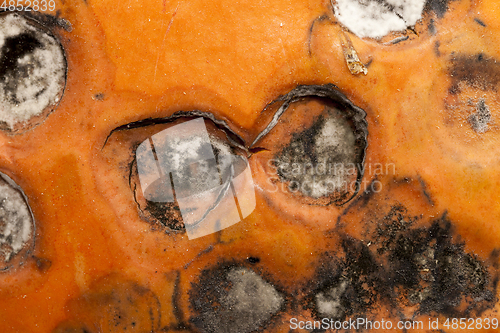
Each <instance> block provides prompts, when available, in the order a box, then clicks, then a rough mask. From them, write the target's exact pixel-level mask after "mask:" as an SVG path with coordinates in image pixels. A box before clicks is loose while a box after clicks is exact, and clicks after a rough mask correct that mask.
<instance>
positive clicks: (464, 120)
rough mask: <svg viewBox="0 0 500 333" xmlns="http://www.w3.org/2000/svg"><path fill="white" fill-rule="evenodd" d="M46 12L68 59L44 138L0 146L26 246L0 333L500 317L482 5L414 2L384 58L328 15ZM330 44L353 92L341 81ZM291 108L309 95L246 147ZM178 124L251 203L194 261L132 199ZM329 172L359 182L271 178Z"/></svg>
mask: <svg viewBox="0 0 500 333" xmlns="http://www.w3.org/2000/svg"><path fill="white" fill-rule="evenodd" d="M56 7H57V17H58V18H57V19H56V18H55V15H56V13H55V12H52V13H47V14H48V15H49V16H47V17H45V16H43V15H38V16H37V15H35V16H34V18H35V19H36V20H38V21H39V23H40V24H42V25H44V26H46V27H47V28H48V29H50V31H51V34H53V35H54V36H55V37H56V38H57V39H58V40H59V41H60V43H61V45H62V46H63V48H64V54H65V57H66V61H67V75H66V85H65V89H64V94H63V95H62V97H61V99H60V101H59V102H58V103H59V104H58V105H57V107H56V108H55V109H52V107H53V106H49V107H48V108H49V109H50V110H49V109H44V112H46V111H47V114H48V116H46V117H45V118H43V119H42V121H40V122H37V124H38V126H35V127H29V130H26V131H24V132H22V133H17V134H16V133H12V132H11V131H5V130H2V132H1V133H0V170H1V171H2V172H3V173H5V174H8V175H9V176H10V177H11V178H12V179H13V180H14V181H15V183H16V184H17V185H19V187H20V188H22V189H23V191H24V193H25V195H26V197H27V202H28V203H29V204H30V207H31V209H32V212H33V216H34V219H35V226H36V228H34V229H33V230H34V232H35V235H34V240H35V241H34V243H33V244H34V245H33V248H29V251H27V250H26V251H20V253H21V252H22V255H25V257H24V258H23V260H21V261H19V260H18V261H15V262H16V263H19V262H22V265H21V264H16V265H13V266H12V267H10V268H9V269H8V270H6V271H5V272H1V273H0V331H1V332H41V333H43V332H57V333H63V332H64V333H69V332H80V333H83V332H91V333H97V332H117V331H124V330H126V331H127V332H229V331H230V332H254V331H258V332H288V331H290V320H293V319H294V318H295V319H297V320H301V321H308V320H309V321H311V320H319V319H321V318H323V317H330V318H333V319H339V320H345V319H348V318H368V319H373V320H376V319H379V320H380V319H384V320H391V321H393V322H394V323H396V322H397V321H398V320H401V319H412V320H423V321H424V322H425V323H427V320H428V318H431V319H432V320H434V319H436V318H439V319H440V321H441V322H444V320H445V319H446V318H454V317H456V318H462V317H463V318H469V317H470V318H476V317H477V318H479V317H481V318H490V319H491V318H497V317H498V312H497V311H498V309H499V305H498V296H499V293H498V288H497V282H498V260H499V259H498V253H499V252H498V251H499V250H498V248H499V246H500V228H499V227H498V225H497V221H499V220H500V204H499V201H498V193H499V191H500V178H499V176H498V175H499V174H500V166H499V165H500V164H499V163H498V158H499V157H498V156H500V154H499V147H500V144H499V135H500V134H499V127H498V122H499V120H498V119H499V118H498V110H499V109H500V104H499V103H500V101H499V99H498V88H499V83H500V79H499V78H500V69H499V66H500V63H499V62H498V59H500V48H499V47H498V46H499V45H500V41H499V39H498V38H499V37H498V36H500V34H499V32H500V23H498V22H499V21H498V19H497V17H496V14H495V13H497V12H499V11H500V7H499V4H498V3H497V2H495V1H488V0H484V1H482V2H479V1H474V2H472V1H468V0H456V1H429V2H428V6H427V7H426V11H425V14H424V18H423V19H422V20H421V21H420V22H418V23H417V24H416V25H415V26H414V27H413V28H412V29H413V31H403V32H399V33H395V34H390V35H388V36H385V37H383V38H382V39H380V40H371V39H361V38H358V37H356V35H354V34H352V33H350V32H349V31H347V30H342V29H343V28H342V26H341V25H340V24H339V23H338V22H337V21H336V18H335V16H334V14H333V9H332V4H331V2H330V1H321V0H320V1H317V0H308V1H295V0H294V1H292V2H257V3H252V4H249V3H245V2H238V1H236V2H235V1H213V2H207V1H198V0H193V1H188V2H170V1H164V2H158V1H141V2H130V3H127V5H126V6H125V5H122V4H118V3H117V2H111V1H92V0H90V1H86V2H84V1H79V2H78V1H56ZM51 15H52V16H51ZM30 17H31V16H30ZM60 19H63V20H64V21H61V20H60ZM69 24H70V25H71V28H69ZM342 31H344V32H342ZM340 33H346V34H348V36H349V38H350V41H351V42H352V45H351V47H352V48H353V49H354V50H355V51H356V54H357V56H358V58H359V61H360V62H361V63H362V64H363V66H365V67H366V69H367V75H353V74H351V72H350V71H349V68H348V66H347V64H346V59H345V56H344V53H343V49H342V41H341V40H340V39H339V35H340ZM332 84H333V85H335V87H334V86H332ZM303 86H307V87H316V88H314V89H312V88H311V90H310V94H309V95H307V96H301V97H300V98H297V99H296V100H293V101H290V105H289V107H288V108H287V110H285V112H284V113H283V115H282V117H280V118H279V119H278V120H277V122H276V125H275V126H274V127H273V128H272V129H270V131H268V132H267V133H266V135H264V136H262V137H259V133H262V132H263V131H264V130H265V129H266V128H267V127H268V126H269V124H270V123H271V122H272V120H273V117H274V116H275V115H276V112H277V111H278V110H279V108H280V106H281V105H283V103H285V102H286V100H285V99H283V98H284V97H283V96H295V95H293V93H292V92H296V91H297V90H296V89H299V90H300V89H304V88H300V87H303ZM298 87H299V88H298ZM318 87H321V88H318ZM325 87H327V88H328V89H331V90H332V91H335V94H336V93H337V92H338V93H340V94H341V95H339V96H344V97H345V98H346V99H348V100H349V101H350V103H351V104H352V105H353V106H356V107H359V108H360V109H362V110H364V112H359V113H356V112H354V113H353V112H351V111H348V109H347V107H346V106H345V105H344V106H340V107H339V105H338V101H337V102H335V101H334V100H332V98H331V97H328V96H325V94H323V93H319V91H323V90H322V89H326V88H325ZM290 94H292V95H290ZM344 97H342V98H344ZM310 103H312V104H310ZM336 103H337V104H336ZM48 111H51V112H48ZM190 111H196V112H195V113H189V112H190ZM178 112H186V113H184V114H183V116H186V117H187V118H189V119H192V118H193V117H195V116H196V117H198V116H202V117H203V118H204V119H205V122H206V123H211V124H212V125H210V126H213V127H214V128H216V129H217V130H220V131H222V132H223V133H226V135H221V136H220V137H218V139H220V140H223V141H224V142H226V143H227V144H228V145H230V146H231V149H232V151H234V153H235V154H237V155H238V156H244V158H245V159H246V160H248V163H249V166H250V169H251V171H252V179H253V182H254V184H255V200H256V208H255V210H254V211H253V212H252V213H251V214H250V215H249V216H248V217H246V218H244V219H243V220H242V221H241V222H239V223H236V224H234V225H232V226H231V227H228V228H224V229H222V230H220V231H218V232H215V233H211V234H209V235H206V236H204V237H199V238H196V239H192V240H190V239H188V235H187V234H186V232H185V231H184V230H183V227H182V226H183V224H182V222H181V221H180V220H179V217H178V216H177V215H175V211H176V206H175V204H172V205H170V206H168V207H167V208H168V209H171V211H174V213H169V211H168V209H167V208H166V207H165V205H164V206H163V207H160V208H158V207H157V208H158V210H157V211H154V210H153V209H151V208H147V202H146V201H147V200H146V199H145V197H144V196H143V197H142V198H141V195H143V194H142V192H137V191H139V190H140V188H139V186H138V185H140V181H139V179H138V174H137V172H138V171H137V165H136V164H134V163H136V162H135V161H136V155H135V151H136V149H137V147H138V146H139V145H140V144H141V143H142V142H144V140H146V139H147V138H148V137H151V136H153V135H155V134H156V133H159V132H160V131H161V130H162V129H165V128H166V127H168V126H169V124H168V123H167V122H163V123H161V122H162V121H164V120H165V119H170V118H172V115H174V114H176V113H177V115H178ZM49 113H50V114H49ZM365 113H366V114H365ZM174 118H175V117H174ZM148 119H149V120H148ZM160 119H162V121H160ZM176 119H177V118H176ZM141 121H142V122H141ZM137 122H139V123H140V124H142V125H144V126H142V125H141V126H140V127H135V128H127V127H126V125H127V124H132V123H137ZM157 123H161V124H157ZM325 128H329V130H328V131H327V132H329V131H335V132H336V133H338V136H336V137H335V138H331V137H329V136H328V135H323V134H324V131H323V130H324V129H325ZM359 128H365V129H366V131H367V137H366V138H365V137H364V136H363V135H361V136H359V135H358V134H359V133H365V132H364V131H363V130H359ZM116 129H120V130H116ZM325 131H326V130H325ZM357 131H358V132H357ZM222 132H221V133H222ZM322 133H323V134H322ZM357 133H358V134H357ZM365 134H366V133H365ZM230 138H231V139H230ZM334 139H335V140H336V141H335V140H334ZM308 140H309V141H308ZM364 140H366V142H365V141H364ZM365 143H366V147H365ZM333 145H337V146H339V147H343V148H342V149H341V151H342V152H343V153H338V152H339V150H335V149H333V148H332V147H333ZM353 145H354V147H353ZM332 151H335V152H336V153H338V154H337V155H335V156H336V157H335V158H337V159H338V160H340V161H342V162H354V163H361V167H362V168H361V169H356V170H355V171H356V172H355V173H353V174H347V173H342V172H337V173H335V174H334V180H335V181H337V183H335V182H333V183H332V184H337V185H338V184H342V185H343V184H351V183H353V182H354V183H355V181H356V179H357V178H358V177H359V178H360V180H361V183H360V184H359V188H354V189H353V190H352V191H351V190H347V191H344V192H342V190H338V189H339V188H342V187H339V188H337V187H321V186H319V187H317V188H315V189H314V188H310V187H309V188H307V187H306V188H305V189H304V190H303V191H298V192H297V191H294V187H293V186H292V187H290V183H291V182H292V181H296V182H303V181H308V180H310V175H309V176H308V175H305V176H304V175H303V174H300V173H299V174H295V175H292V176H290V174H289V173H286V172H285V171H286V170H285V169H283V168H282V169H281V171H279V172H278V169H276V168H273V167H270V166H272V164H269V163H268V162H269V161H271V160H274V161H278V162H280V163H283V162H286V163H289V162H291V161H297V160H298V161H301V159H300V155H301V154H303V153H304V154H306V153H307V154H308V159H306V162H307V163H311V164H312V165H313V166H317V163H321V158H325V156H324V155H325V154H327V155H328V156H329V157H331V154H332V153H331V152H332ZM318 154H319V155H321V156H319V157H318V156H317V155H318ZM242 158H243V157H242ZM318 158H319V159H318ZM315 163H316V164H315ZM308 170H311V169H310V168H309V169H308ZM320 176H321V177H326V176H325V175H323V174H321V175H320ZM308 177H309V178H308ZM321 179H323V180H324V179H326V178H321ZM275 189H277V190H275ZM245 200H247V199H245ZM240 201H241V202H239V206H240V207H243V206H242V202H243V201H244V200H240ZM250 201H251V200H250V199H248V202H250ZM240 210H241V209H240ZM233 213H234V211H233ZM155 214H156V215H155ZM30 244H31V243H30ZM27 246H28V245H27ZM26 253H27V254H26ZM441 329H443V331H453V330H451V329H450V330H448V329H446V328H444V327H441ZM294 331H295V332H305V331H311V330H300V329H297V330H294ZM394 331H395V332H396V331H398V330H394ZM456 331H457V332H458V331H460V330H456ZM478 331H479V330H478Z"/></svg>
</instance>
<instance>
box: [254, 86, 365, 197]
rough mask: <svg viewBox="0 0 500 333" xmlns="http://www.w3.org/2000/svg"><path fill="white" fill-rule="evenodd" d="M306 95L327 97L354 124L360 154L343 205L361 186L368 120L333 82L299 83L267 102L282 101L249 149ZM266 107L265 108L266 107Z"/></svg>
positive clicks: (363, 112)
mask: <svg viewBox="0 0 500 333" xmlns="http://www.w3.org/2000/svg"><path fill="white" fill-rule="evenodd" d="M306 97H320V98H327V99H329V100H330V101H332V102H333V103H335V104H337V105H339V106H340V107H341V108H342V112H344V113H346V114H347V118H348V119H350V120H352V123H353V125H354V128H353V129H354V135H355V137H356V141H355V146H356V147H360V148H361V151H360V154H358V155H357V158H356V161H355V164H356V169H357V172H358V175H357V177H356V182H355V189H354V193H353V194H352V196H351V197H350V198H349V199H347V200H346V201H344V202H342V203H341V204H339V206H342V205H345V204H346V203H348V202H349V201H351V200H352V199H353V198H354V197H355V196H356V194H358V192H359V189H360V188H361V179H362V178H363V165H364V162H365V157H366V149H367V146H368V122H367V121H366V112H365V111H364V110H363V109H361V108H359V107H357V106H356V105H354V104H353V103H352V102H351V101H350V100H349V99H348V98H347V96H345V95H344V94H343V93H342V92H340V90H339V88H338V87H337V86H335V85H333V84H331V83H330V84H325V85H299V86H297V87H296V88H295V89H293V90H292V91H290V92H289V93H288V94H286V95H284V96H281V97H279V98H278V99H277V100H275V101H273V102H271V103H270V104H268V106H267V107H269V106H270V105H272V104H274V103H276V102H283V104H282V105H281V106H280V107H279V109H278V111H276V113H275V114H274V116H273V119H272V120H271V122H270V123H269V125H267V127H266V128H265V129H264V130H263V131H262V132H260V133H259V134H258V135H257V137H256V138H255V140H254V141H253V142H252V143H251V144H250V147H249V149H254V148H255V147H254V146H255V144H257V142H259V141H260V140H261V139H262V138H263V137H265V136H266V135H267V134H268V133H269V132H271V130H272V129H273V128H274V127H275V126H276V124H277V123H278V120H279V119H280V117H281V116H282V115H283V114H284V113H285V111H286V110H287V109H288V107H289V106H290V104H292V103H295V102H297V101H299V100H301V99H303V98H306ZM267 107H266V108H267Z"/></svg>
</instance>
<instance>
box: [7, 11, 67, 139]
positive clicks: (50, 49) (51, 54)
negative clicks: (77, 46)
mask: <svg viewBox="0 0 500 333" xmlns="http://www.w3.org/2000/svg"><path fill="white" fill-rule="evenodd" d="M65 76H66V60H65V58H64V54H63V50H62V48H61V45H60V44H59V42H58V41H57V40H56V39H55V38H54V37H53V36H52V35H50V34H48V33H47V32H46V31H45V30H44V29H42V28H39V27H38V26H37V25H36V24H35V23H32V22H31V21H30V20H28V19H26V18H24V17H23V16H21V15H18V14H5V15H1V16H0V122H1V123H3V125H4V126H3V127H5V126H7V127H8V128H9V129H11V130H12V129H14V126H15V125H17V124H19V123H24V122H26V121H28V120H29V119H30V118H32V117H34V116H38V115H41V114H42V113H43V111H45V110H46V108H47V107H49V106H51V105H55V104H57V103H58V102H59V99H60V98H61V96H62V91H63V89H64V84H65Z"/></svg>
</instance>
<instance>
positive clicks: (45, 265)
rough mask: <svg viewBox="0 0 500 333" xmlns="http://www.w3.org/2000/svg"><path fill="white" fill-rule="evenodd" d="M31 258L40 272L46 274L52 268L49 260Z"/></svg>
mask: <svg viewBox="0 0 500 333" xmlns="http://www.w3.org/2000/svg"><path fill="white" fill-rule="evenodd" d="M33 258H34V259H35V263H36V268H38V270H39V271H40V272H46V271H47V270H48V269H49V268H50V267H51V266H52V261H50V260H49V259H45V258H37V257H33Z"/></svg>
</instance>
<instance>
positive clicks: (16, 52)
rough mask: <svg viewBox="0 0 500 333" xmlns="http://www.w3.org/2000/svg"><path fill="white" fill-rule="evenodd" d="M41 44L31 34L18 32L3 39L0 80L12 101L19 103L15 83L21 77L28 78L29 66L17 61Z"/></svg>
mask: <svg viewBox="0 0 500 333" xmlns="http://www.w3.org/2000/svg"><path fill="white" fill-rule="evenodd" d="M41 46H42V44H41V43H40V41H39V40H38V39H37V38H36V37H35V36H33V35H32V34H26V33H25V34H20V35H17V36H14V37H8V38H6V39H5V43H4V45H3V46H2V50H1V51H2V53H1V54H2V56H1V57H0V80H1V81H2V82H3V85H4V89H5V91H6V93H7V94H8V96H9V98H10V99H11V102H12V103H21V102H23V101H20V100H18V99H17V89H18V87H17V84H18V82H19V81H20V80H21V79H25V78H28V77H29V75H30V71H31V70H32V67H31V66H19V65H18V61H19V60H20V59H22V58H23V57H24V56H25V55H27V54H30V53H33V52H34V51H35V49H37V48H40V47H41Z"/></svg>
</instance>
